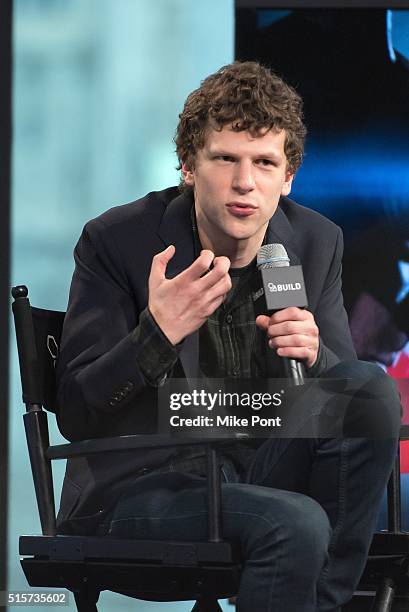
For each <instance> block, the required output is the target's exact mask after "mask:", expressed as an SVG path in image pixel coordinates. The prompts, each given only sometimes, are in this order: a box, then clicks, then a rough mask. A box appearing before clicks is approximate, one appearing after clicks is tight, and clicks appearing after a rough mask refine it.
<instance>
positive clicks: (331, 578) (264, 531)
mask: <svg viewBox="0 0 409 612" xmlns="http://www.w3.org/2000/svg"><path fill="white" fill-rule="evenodd" d="M327 376H328V377H331V378H336V377H340V378H342V377H344V378H347V377H348V378H353V377H356V378H359V377H362V378H368V377H370V378H371V388H372V393H371V397H370V399H369V400H366V399H365V396H363V399H362V398H361V399H360V402H359V403H360V406H361V408H362V409H361V408H360V406H358V405H355V406H354V412H353V415H354V419H355V417H356V418H357V419H358V421H361V422H362V421H365V419H367V418H370V416H371V412H372V411H373V413H376V414H378V416H379V413H380V411H382V412H383V413H384V423H385V425H386V427H387V429H388V432H390V435H389V434H388V435H389V437H388V438H383V439H381V438H380V437H378V438H372V439H371V438H362V437H356V438H352V437H348V438H315V439H314V438H309V439H288V438H287V439H267V440H264V441H261V442H260V445H259V446H258V448H256V449H254V451H253V453H252V455H251V457H250V458H249V459H248V466H247V469H246V470H245V473H241V474H239V473H238V472H237V471H236V470H235V469H234V465H233V463H232V461H231V460H229V459H228V458H226V459H225V463H224V466H223V469H222V473H223V475H224V482H223V483H222V522H223V535H224V537H225V538H226V539H231V540H238V541H239V542H240V545H241V550H242V556H243V572H242V576H241V581H240V589H239V593H238V600H237V607H238V610H239V611H240V612H250V611H251V612H253V611H254V610H257V611H259V610H260V611H263V612H264V611H265V612H273V611H274V612H290V611H291V612H313V611H314V612H315V611H319V612H324V611H325V612H327V611H331V612H335V611H337V610H339V609H340V606H341V605H342V604H344V603H346V602H347V601H348V600H349V599H350V597H351V596H352V594H353V591H354V589H355V587H356V585H357V583H358V581H359V578H360V575H361V573H362V570H363V568H364V565H365V560H366V556H367V553H368V548H369V545H370V542H371V538H372V534H373V531H374V529H375V525H376V520H377V515H378V510H379V505H380V501H381V498H382V494H383V491H384V488H385V485H386V483H387V480H388V477H389V474H390V472H391V469H392V465H393V461H394V457H395V454H396V450H397V444H398V435H399V424H400V401H399V396H398V394H397V391H396V387H395V385H394V383H393V381H392V380H391V379H390V378H389V377H388V376H386V375H385V374H384V373H383V371H382V370H381V369H380V368H378V367H377V366H375V365H373V364H369V363H364V362H357V361H354V362H343V363H340V364H338V365H337V366H335V368H332V370H330V371H329V372H328V373H327ZM104 529H106V531H107V532H109V533H110V535H112V536H114V537H124V538H132V537H134V538H145V539H147V538H148V539H160V540H165V539H173V540H174V539H176V540H177V539H180V540H184V539H186V540H197V539H200V540H205V539H206V537H207V511H206V492H205V486H204V480H203V478H201V477H200V476H196V475H193V474H187V473H181V472H168V473H153V474H148V475H146V476H143V477H140V478H137V479H136V480H135V482H134V484H133V485H132V486H131V487H130V488H129V489H128V490H127V492H126V493H125V494H124V495H123V496H122V497H121V499H120V500H119V502H118V503H117V504H116V506H115V508H114V510H113V512H112V513H111V515H110V517H109V522H108V523H107V524H106V525H105V527H104V526H102V530H101V533H103V532H104Z"/></svg>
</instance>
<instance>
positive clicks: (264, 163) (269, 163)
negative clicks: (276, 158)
mask: <svg viewBox="0 0 409 612" xmlns="http://www.w3.org/2000/svg"><path fill="white" fill-rule="evenodd" d="M257 163H258V164H259V165H260V166H274V163H273V162H272V161H271V159H258V160H257Z"/></svg>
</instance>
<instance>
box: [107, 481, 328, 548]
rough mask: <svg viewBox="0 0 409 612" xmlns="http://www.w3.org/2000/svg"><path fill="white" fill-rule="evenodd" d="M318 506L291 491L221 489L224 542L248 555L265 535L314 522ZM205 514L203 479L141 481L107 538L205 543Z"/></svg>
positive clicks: (242, 486)
mask: <svg viewBox="0 0 409 612" xmlns="http://www.w3.org/2000/svg"><path fill="white" fill-rule="evenodd" d="M317 506H318V505H317V504H316V502H314V501H313V500H312V499H310V498H309V497H306V496H305V495H301V494H299V493H294V492H291V491H282V490H279V489H275V488H271V487H263V486H257V485H253V484H247V483H222V523H223V536H224V537H225V538H227V539H232V540H239V541H240V542H241V545H242V548H243V553H244V554H245V555H246V554H247V553H248V552H249V551H250V549H251V548H252V547H253V545H254V542H255V541H258V540H260V538H263V537H265V536H266V535H267V534H269V536H270V537H273V538H274V534H275V533H277V534H280V537H282V533H283V529H285V528H286V525H288V528H289V529H292V530H293V529H294V528H296V524H297V523H298V522H300V524H304V521H305V516H306V514H307V515H308V513H310V515H311V516H312V517H313V519H314V520H315V515H316V513H317V512H319V509H317ZM207 528H208V514H207V498H206V483H205V479H204V478H201V477H199V476H195V475H192V474H185V473H180V472H168V473H165V474H151V475H147V476H145V477H143V478H139V479H138V480H137V481H135V483H134V484H133V485H131V486H130V487H129V489H128V490H127V492H126V493H125V494H124V495H122V497H121V499H120V500H119V502H118V503H117V504H116V506H115V508H114V510H113V512H112V513H111V516H110V520H109V524H107V532H108V533H109V534H110V535H112V536H114V537H128V538H129V537H131V538H144V539H158V540H167V539H169V540H175V539H176V540H182V541H183V540H206V539H207V536H208V531H207Z"/></svg>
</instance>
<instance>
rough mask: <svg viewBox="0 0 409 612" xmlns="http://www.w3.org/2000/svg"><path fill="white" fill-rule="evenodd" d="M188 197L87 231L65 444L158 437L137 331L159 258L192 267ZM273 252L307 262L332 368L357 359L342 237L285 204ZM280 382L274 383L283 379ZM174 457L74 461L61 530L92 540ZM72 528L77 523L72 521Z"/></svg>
mask: <svg viewBox="0 0 409 612" xmlns="http://www.w3.org/2000/svg"><path fill="white" fill-rule="evenodd" d="M192 198H193V196H192V194H191V192H184V193H182V194H180V193H179V191H178V190H177V188H175V187H172V188H169V189H166V190H164V191H161V192H152V193H150V194H148V195H147V196H146V197H144V198H142V199H140V200H138V201H136V202H132V203H131V204H127V205H124V206H119V207H116V208H113V209H111V210H109V211H107V212H105V213H104V214H102V215H101V216H99V217H98V218H96V219H93V220H92V221H90V222H89V223H87V225H86V226H85V228H84V230H83V233H82V235H81V237H80V239H79V242H78V244H77V246H76V248H75V252H74V255H75V262H76V267H75V272H74V275H73V279H72V284H71V290H70V298H69V305H68V311H67V316H66V319H65V323H64V330H63V337H62V342H61V348H60V357H59V360H58V365H57V382H58V407H57V408H58V409H57V420H58V425H59V428H60V430H61V432H62V434H63V435H64V436H65V437H66V438H68V439H69V440H84V439H89V438H95V437H109V436H116V435H123V434H130V433H156V422H157V414H156V393H157V390H156V389H155V388H154V387H152V386H150V385H148V384H147V382H146V381H145V379H144V377H143V375H142V372H141V371H140V369H139V368H138V364H137V360H136V354H137V351H138V350H139V348H140V347H138V346H137V343H135V341H134V335H133V330H134V329H135V327H136V326H137V325H138V318H139V315H140V313H141V312H142V311H143V310H144V309H145V308H146V306H147V302H148V277H149V273H150V268H151V263H152V258H153V256H154V255H155V254H156V253H158V252H160V251H163V250H164V249H165V248H166V247H167V246H168V245H169V244H174V245H175V247H176V253H175V255H174V257H173V258H172V259H171V261H170V262H169V265H168V269H167V276H168V277H173V276H175V275H177V274H178V273H179V272H181V271H182V270H184V269H185V268H187V267H188V266H189V265H190V264H191V263H192V261H193V260H194V244H193V235H192V226H191V217H190V210H191V207H192V203H193V199H192ZM267 243H281V244H283V245H284V247H285V248H286V250H287V253H288V255H289V257H290V263H291V265H295V264H298V263H301V264H302V266H303V271H304V277H305V283H306V288H307V297H308V309H309V310H310V311H311V312H312V313H313V314H314V317H315V321H316V323H317V325H318V328H319V330H320V340H321V346H322V350H323V358H324V360H325V363H326V366H327V367H331V366H332V365H335V364H336V363H337V362H338V361H340V360H343V359H351V358H355V357H356V355H355V351H354V349H353V346H352V340H351V336H350V332H349V328H348V320H347V315H346V312H345V310H344V307H343V299H342V292H341V259H342V253H343V241H342V232H341V230H340V228H339V227H337V226H336V225H335V224H334V223H332V222H331V221H329V220H328V219H326V218H325V217H323V216H322V215H320V214H318V213H316V212H314V211H312V210H310V209H307V208H304V207H302V206H300V205H298V204H296V203H295V202H293V201H292V200H290V199H289V198H286V197H282V198H281V199H280V203H279V206H278V208H277V210H276V212H275V214H274V215H273V217H272V219H271V220H270V223H269V227H268V234H267ZM197 338H198V333H195V334H192V335H191V336H189V337H188V338H187V339H185V341H184V342H183V344H182V348H181V351H180V364H181V366H182V369H183V371H184V373H185V375H186V376H187V377H194V376H195V372H196V366H197V362H198V350H197V346H198V341H197ZM277 375H278V374H277ZM169 453H170V451H169V449H166V450H165V449H162V450H148V451H146V450H143V451H132V452H122V453H120V454H119V455H118V454H115V455H113V454H110V455H109V456H105V457H98V458H95V457H92V458H80V459H73V460H69V461H68V465H67V472H66V477H65V481H64V487H63V493H62V499H61V507H60V513H59V517H58V520H59V524H60V526H62V527H61V528H63V529H66V530H70V529H71V528H72V529H73V530H74V529H75V530H78V531H81V530H82V531H84V532H86V531H90V530H92V528H93V526H94V525H95V524H96V520H97V518H98V517H99V516H101V515H102V514H103V512H104V511H105V510H106V509H107V508H108V506H109V505H110V504H112V501H113V500H115V499H116V497H117V496H118V495H119V494H120V493H121V491H123V490H124V487H126V485H127V483H128V482H130V481H131V480H132V479H134V478H135V474H138V473H139V472H140V470H141V469H142V468H150V467H152V466H155V465H159V464H161V463H163V462H164V461H166V459H167V457H168V456H169ZM67 519H70V521H71V522H67Z"/></svg>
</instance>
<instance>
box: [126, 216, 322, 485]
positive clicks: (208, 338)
mask: <svg viewBox="0 0 409 612" xmlns="http://www.w3.org/2000/svg"><path fill="white" fill-rule="evenodd" d="M191 218H192V232H193V239H194V246H195V257H198V256H199V253H200V251H201V249H202V246H201V244H200V239H199V233H198V229H197V225H196V217H195V212H194V206H193V207H192V213H191ZM229 273H230V277H231V280H232V288H231V290H230V292H229V293H228V295H227V298H226V300H225V302H224V303H223V304H222V305H221V306H219V308H217V309H216V310H215V311H214V313H213V314H212V315H211V316H210V317H209V318H208V320H207V321H206V323H205V324H204V325H202V327H201V328H200V330H199V365H200V370H201V373H202V376H203V377H205V378H256V377H261V378H266V377H279V376H280V372H278V371H273V370H272V369H271V364H272V359H271V349H270V348H269V347H268V344H267V341H266V336H265V332H264V331H262V330H260V329H259V328H258V327H257V326H256V324H255V319H256V317H257V316H258V314H262V312H258V308H257V299H256V298H257V295H259V294H260V287H261V283H260V277H259V274H258V272H257V268H256V260H255V259H254V260H253V261H252V262H251V263H250V264H249V265H248V266H246V267H244V268H237V269H234V268H233V269H230V271H229ZM259 302H261V300H259ZM134 338H135V340H137V341H138V342H141V343H142V346H143V350H142V351H140V352H139V356H138V363H139V367H140V369H141V370H142V373H143V374H144V376H145V378H146V380H147V381H148V383H149V384H151V385H153V386H157V385H158V384H160V382H161V381H163V380H164V378H165V377H166V376H167V375H171V372H172V370H173V368H174V366H175V365H176V362H177V360H178V347H177V346H173V345H172V344H171V343H170V342H169V340H168V339H167V337H166V336H165V335H164V333H163V332H162V330H161V329H160V327H159V326H158V325H157V324H156V322H155V320H154V318H153V317H152V315H151V314H150V312H149V310H148V308H146V309H145V310H144V311H143V312H142V314H141V316H140V320H139V325H138V327H137V328H136V330H135V331H134ZM324 368H325V364H324V363H323V359H322V352H321V351H319V353H318V358H317V361H316V363H315V364H314V366H313V367H312V368H310V369H309V370H308V375H309V376H318V375H319V374H320V373H321V371H322V370H323V369H324ZM227 446H230V447H231V448H230V449H229V450H227V448H226V449H225V453H224V454H225V455H228V456H229V457H233V459H235V460H236V463H239V464H241V467H244V464H245V462H246V460H247V458H248V457H249V453H250V454H251V452H252V451H251V448H249V447H248V446H247V445H246V444H245V443H239V442H235V443H231V442H230V443H229V444H228V445H227ZM172 470H179V471H188V472H193V473H196V474H205V473H206V461H205V457H204V455H203V451H198V449H197V448H194V447H192V448H185V449H184V450H183V451H178V452H177V453H176V454H175V459H174V460H172V461H171V462H170V463H168V464H167V465H165V466H162V467H161V468H159V469H157V470H155V471H172Z"/></svg>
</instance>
